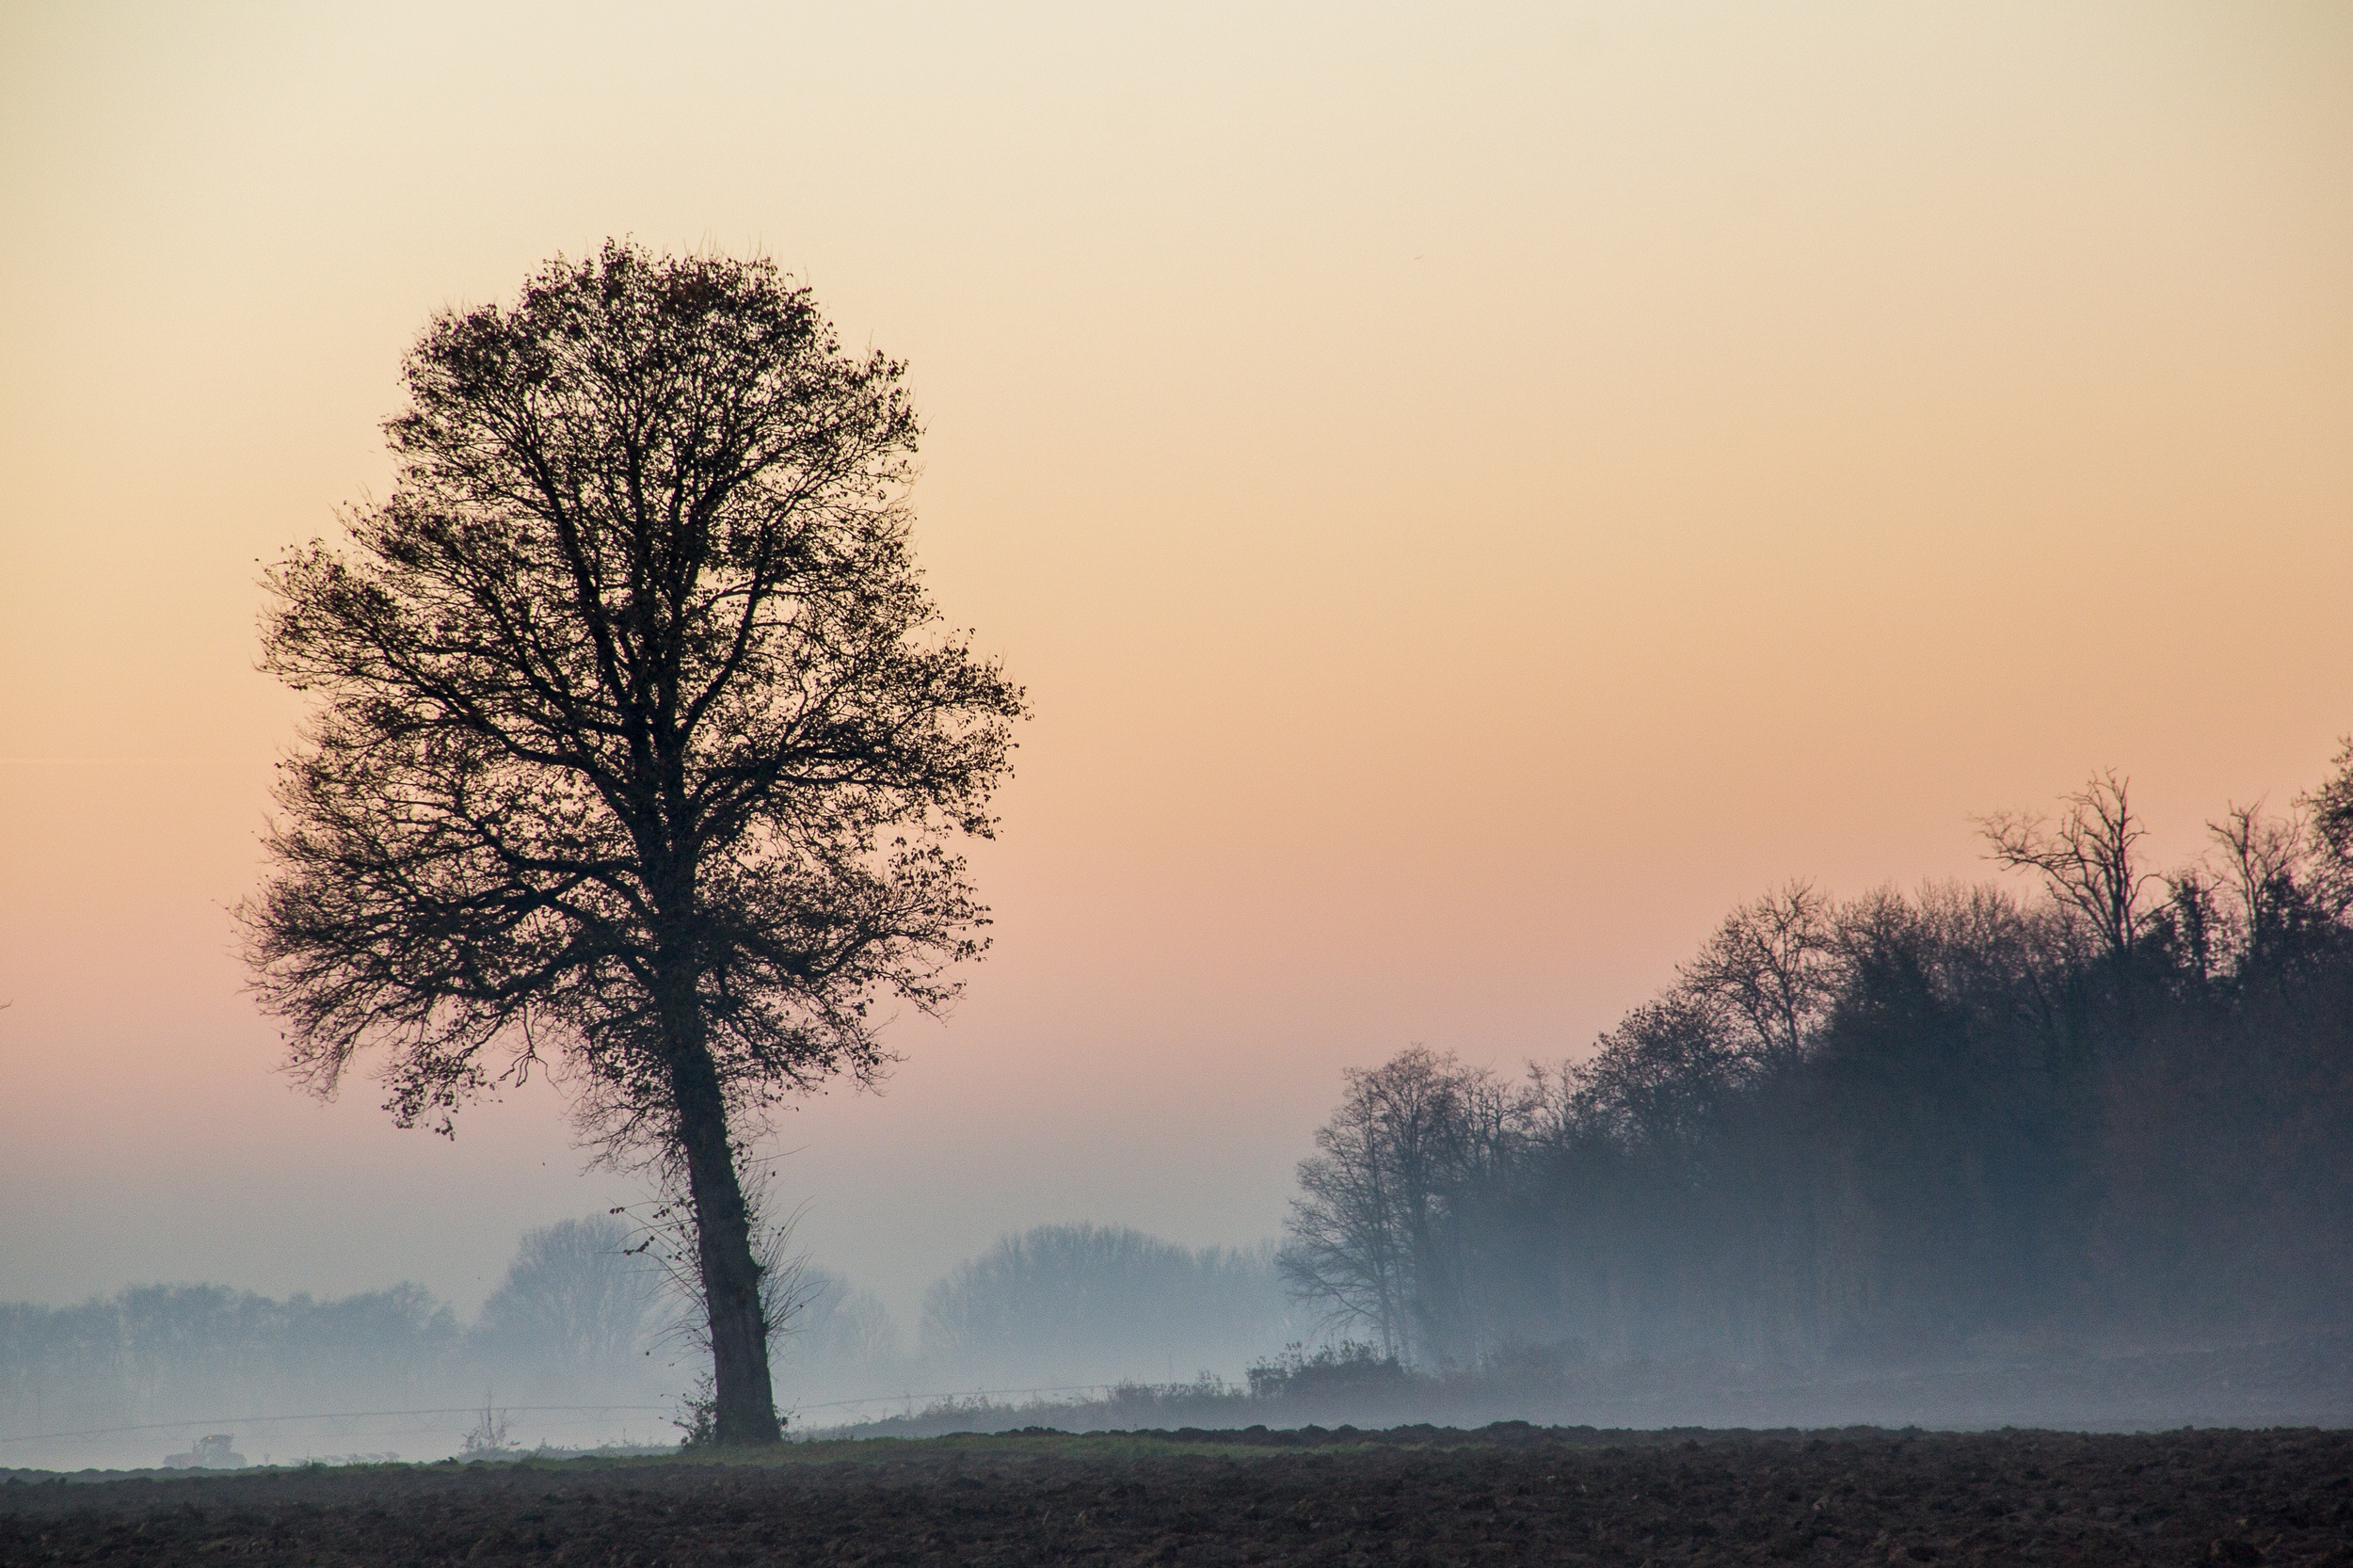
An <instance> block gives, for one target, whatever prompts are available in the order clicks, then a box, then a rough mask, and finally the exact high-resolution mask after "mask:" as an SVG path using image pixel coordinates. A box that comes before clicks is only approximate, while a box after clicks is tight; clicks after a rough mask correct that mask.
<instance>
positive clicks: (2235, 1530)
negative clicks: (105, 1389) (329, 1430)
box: [0, 1425, 2353, 1568]
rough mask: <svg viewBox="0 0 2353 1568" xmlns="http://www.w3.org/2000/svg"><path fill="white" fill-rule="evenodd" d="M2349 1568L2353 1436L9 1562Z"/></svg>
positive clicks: (1085, 1489) (1263, 1437) (1746, 1444)
mask: <svg viewBox="0 0 2353 1568" xmlns="http://www.w3.org/2000/svg"><path fill="white" fill-rule="evenodd" d="M231 1561H233V1562H238V1563H300V1564H305V1565H333V1564H353V1565H360V1564H366V1565H374V1564H396V1563H398V1564H408V1563H443V1562H471V1563H521V1562H532V1563H542V1562H561V1563H583V1564H612V1565H616V1568H619V1565H624V1564H627V1565H646V1568H652V1565H656V1564H702V1563H825V1564H833V1563H943V1564H944V1563H1150V1562H1165V1563H1221V1564H1222V1563H1383V1564H1387V1563H1433V1564H1435V1563H1490V1562H1493V1563H1519V1562H1529V1563H1535V1562H1543V1563H1578V1562H1590V1563H1626V1564H1638V1563H1645V1562H1647V1563H1652V1564H1656V1565H1659V1568H1664V1565H1667V1564H1673V1563H1695V1564H1696V1563H1736V1562H1799V1563H1833V1562H1834V1563H1865V1562H1870V1563H1880V1562H1884V1563H1891V1564H1909V1563H1917V1562H1953V1563H1967V1562H1988V1563H1993V1562H2001V1563H2009V1562H2053V1563H2093V1564H2100V1563H2226V1564H2245V1563H2329V1564H2345V1565H2348V1568H2353V1432H2336V1431H2325V1432H2324V1431H2310V1430H2300V1431H2271V1432H2257V1431H2181V1432H2161V1433H2149V1434H2139V1435H2097V1434H2082V1433H2065V1432H1978V1433H1932V1432H1883V1431H1876V1430H1861V1431H1848V1432H1665V1433H1659V1432H1652V1433H1641V1432H1593V1431H1591V1430H1589V1429H1541V1428H1532V1427H1525V1426H1517V1425H1512V1426H1502V1427H1491V1428H1486V1429H1482V1430H1481V1431H1477V1432H1452V1431H1445V1430H1437V1429H1432V1428H1427V1427H1422V1428H1403V1429H1396V1430H1392V1431H1386V1432H1352V1431H1349V1430H1347V1429H1341V1430H1339V1431H1335V1432H1319V1431H1316V1430H1314V1429H1309V1430H1308V1431H1306V1432H1265V1431H1262V1430H1253V1431H1250V1432H1194V1431H1190V1430H1188V1431H1183V1432H1158V1433H1133V1434H1128V1433H1108V1434H1094V1435H1084V1436H1073V1435H1066V1434H1063V1433H1057V1432H1034V1431H1033V1432H1020V1433H1008V1434H1003V1435H999V1436H987V1437H976V1436H956V1437H946V1438H936V1439H928V1440H922V1441H889V1440H869V1441H863V1442H834V1443H824V1442H813V1443H796V1444H790V1445H785V1446H783V1447H781V1448H777V1449H776V1450H773V1451H770V1452H766V1453H763V1454H761V1455H760V1456H758V1457H756V1458H744V1459H734V1460H731V1461H728V1462H726V1463H716V1462H711V1461H705V1460H698V1459H697V1458H696V1457H693V1456H691V1455H680V1456H678V1457H676V1458H670V1457H664V1458H658V1459H648V1460H634V1461H631V1460H618V1461H616V1460H606V1459H587V1460H572V1461H561V1462H537V1461H523V1462H518V1463H499V1464H436V1465H386V1466H372V1467H363V1468H350V1469H328V1468H323V1467H311V1468H305V1469H280V1470H273V1471H266V1472H260V1473H252V1472H248V1473H241V1474H234V1475H228V1474H216V1475H209V1476H200V1477H181V1476H173V1477H170V1478H168V1479H166V1478H156V1477H139V1478H136V1479H93V1480H83V1479H72V1480H69V1479H66V1478H57V1477H51V1478H45V1479H31V1478H28V1477H26V1476H24V1474H22V1473H19V1474H16V1475H14V1476H12V1477H11V1478H10V1479H9V1480H8V1481H7V1482H6V1483H0V1562H5V1563H8V1564H10V1565H20V1564H36V1563H100V1562H103V1563H115V1564H136V1563H212V1562H231Z"/></svg>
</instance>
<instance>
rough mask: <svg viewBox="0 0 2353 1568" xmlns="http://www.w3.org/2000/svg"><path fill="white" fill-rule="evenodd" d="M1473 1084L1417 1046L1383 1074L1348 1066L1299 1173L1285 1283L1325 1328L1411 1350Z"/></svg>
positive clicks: (1392, 1350)
mask: <svg viewBox="0 0 2353 1568" xmlns="http://www.w3.org/2000/svg"><path fill="white" fill-rule="evenodd" d="M1472 1076H1473V1075H1469V1074H1466V1073H1465V1071H1464V1069H1463V1067H1462V1065H1461V1064H1459V1063H1457V1062H1455V1061H1454V1060H1453V1059H1452V1058H1451V1057H1442V1056H1439V1055H1437V1054H1436V1053H1435V1052H1433V1051H1430V1050H1427V1049H1424V1048H1421V1047H1418V1046H1417V1047H1414V1048H1411V1049H1408V1050H1405V1051H1402V1052H1401V1053H1400V1054H1399V1055H1398V1056H1397V1057H1396V1058H1394V1059H1393V1060H1391V1061H1389V1062H1388V1063H1386V1064H1383V1065H1382V1066H1379V1067H1374V1068H1369V1069H1368V1068H1351V1069H1350V1070H1349V1072H1348V1074H1347V1084H1348V1087H1347V1092H1346V1093H1345V1094H1344V1095H1343V1096H1342V1097H1341V1100H1340V1106H1339V1109H1338V1110H1337V1111H1336V1112H1333V1114H1332V1118H1331V1120H1329V1121H1327V1122H1325V1123H1324V1124H1323V1126H1321V1127H1320V1128H1317V1129H1316V1152H1315V1154H1314V1155H1312V1156H1311V1157H1309V1158H1308V1159H1307V1160H1303V1161H1302V1162H1301V1163H1300V1166H1299V1196H1298V1197H1297V1198H1295V1199H1293V1200H1292V1202H1291V1213H1290V1220H1289V1224H1288V1226H1287V1228H1288V1230H1289V1234H1290V1240H1289V1245H1287V1246H1286V1247H1284V1249H1283V1251H1282V1254H1281V1256H1280V1258H1279V1260H1278V1261H1279V1265H1280V1267H1281V1269H1282V1271H1283V1276H1284V1278H1285V1279H1286V1280H1287V1281H1288V1282H1289V1286H1290V1288H1291V1289H1292V1291H1293V1292H1294V1293H1295V1294H1297V1295H1298V1296H1299V1297H1300V1298H1301V1299H1302V1300H1304V1301H1306V1302H1308V1303H1310V1304H1314V1305H1316V1306H1318V1307H1320V1308H1321V1310H1322V1311H1323V1313H1324V1315H1325V1319H1326V1321H1327V1323H1330V1324H1334V1325H1356V1326H1362V1327H1364V1328H1367V1329H1369V1330H1370V1331H1371V1332H1372V1333H1374V1334H1375V1335H1377V1336H1379V1337H1380V1342H1381V1349H1382V1352H1383V1353H1384V1354H1386V1355H1397V1356H1402V1355H1408V1354H1410V1353H1411V1352H1412V1350H1413V1341H1414V1329H1415V1322H1414V1311H1415V1305H1416V1304H1417V1302H1419V1301H1421V1300H1424V1299H1426V1297H1427V1295H1428V1291H1427V1289H1426V1285H1427V1283H1428V1282H1427V1281H1426V1279H1425V1276H1426V1275H1427V1274H1429V1273H1430V1272H1431V1271H1432V1266H1433V1261H1434V1259H1433V1253H1432V1248H1431V1246H1430V1244H1429V1243H1430V1240H1431V1238H1432V1236H1433V1232H1434V1229H1435V1226H1436V1223H1437V1220H1438V1208H1439V1206H1440V1204H1441V1203H1442V1201H1443V1192H1444V1189H1445V1187H1446V1185H1447V1184H1448V1181H1449V1178H1450V1177H1451V1176H1452V1175H1453V1173H1454V1170H1455V1168H1456V1165H1457V1163H1458V1161H1459V1160H1460V1159H1461V1157H1462V1154H1463V1144H1464V1139H1463V1131H1464V1128H1465V1124H1466V1120H1467V1118H1466V1112H1467V1111H1468V1109H1469V1108H1468V1107H1466V1106H1465V1104H1464V1091H1465V1085H1466V1081H1467V1080H1468V1079H1469V1078H1470V1077H1472Z"/></svg>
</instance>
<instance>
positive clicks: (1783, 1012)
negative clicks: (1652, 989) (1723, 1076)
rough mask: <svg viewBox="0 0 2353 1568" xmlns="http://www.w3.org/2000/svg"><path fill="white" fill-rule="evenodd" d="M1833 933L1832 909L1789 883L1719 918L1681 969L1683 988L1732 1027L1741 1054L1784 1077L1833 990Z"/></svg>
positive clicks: (1804, 886) (1807, 887)
mask: <svg viewBox="0 0 2353 1568" xmlns="http://www.w3.org/2000/svg"><path fill="white" fill-rule="evenodd" d="M1837 964H1838V931H1837V927H1836V925H1835V923H1834V922H1833V920H1832V919H1831V909H1830V901H1829V900H1827V899H1825V898H1824V897H1822V895H1821V894H1820V893H1818V892H1817V891H1815V889H1814V885H1813V884H1812V883H1810V882H1802V881H1800V882H1791V883H1790V884H1789V885H1788V886H1787V887H1785V888H1781V889H1780V890H1778V891H1776V892H1771V893H1768V894H1766V895H1765V896H1764V897H1763V898H1760V899H1757V900H1754V901H1753V902H1752V903H1749V904H1742V905H1740V906H1739V907H1738V908H1737V909H1735V910H1734V911H1733V912H1732V913H1731V914H1729V915H1727V916H1725V917H1724V923H1723V924H1721V926H1718V927H1717V928H1716V933H1715V935H1714V936H1710V937H1708V939H1707V941H1706V943H1705V945H1704V946H1702V947H1701V949H1700V951H1699V955H1698V956H1697V957H1696V958H1694V959H1692V960H1691V961H1690V962H1689V963H1688V964H1686V965H1684V966H1683V968H1682V971H1681V973H1682V979H1683V983H1684V984H1685V985H1687V986H1688V987H1689V988H1690V989H1691V990H1692V991H1693V992H1694V993H1696V994H1697V995H1700V996H1703V997H1706V998H1708V999H1710V1000H1713V1001H1714V1002H1716V1003H1717V1004H1718V1005H1719V1006H1721V1007H1722V1008H1723V1009H1724V1010H1725V1011H1727V1012H1728V1013H1729V1014H1730V1015H1731V1016H1732V1017H1734V1018H1735V1019H1737V1020H1738V1027H1739V1032H1740V1034H1741V1036H1742V1038H1741V1041H1740V1047H1739V1049H1740V1054H1741V1055H1742V1056H1743V1057H1745V1058H1747V1060H1748V1062H1749V1064H1751V1065H1752V1066H1753V1067H1756V1068H1758V1069H1761V1070H1765V1071H1772V1072H1780V1071H1786V1070H1787V1069H1789V1068H1791V1067H1794V1066H1796V1065H1797V1064H1798V1062H1799V1060H1800V1058H1801V1057H1802V1056H1803V1055H1804V1054H1805V1048H1806V1044H1807V1041H1808V1040H1809V1039H1811V1038H1812V1036H1813V1033H1814V1032H1815V1031H1816V1030H1817V1028H1818V1027H1820V1024H1821V1021H1822V1018H1823V1016H1824V1014H1825V1013H1826V1012H1827V1011H1828V1009H1829V1006H1830V1000H1831V997H1832V995H1833V991H1834V990H1835V986H1836V981H1837Z"/></svg>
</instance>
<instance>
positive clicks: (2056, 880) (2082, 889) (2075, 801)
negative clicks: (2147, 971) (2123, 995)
mask: <svg viewBox="0 0 2353 1568" xmlns="http://www.w3.org/2000/svg"><path fill="white" fill-rule="evenodd" d="M2131 789H2132V786H2131V782H2130V781H2129V780H2127V779H2122V778H2119V777H2118V776H2116V775H2115V774H2113V773H2104V774H2101V775H2099V776H2096V777H2094V778H2093V779H2092V780H2091V781H2090V782H2089V783H2088V784H2086V785H2085V786H2084V787H2083V788H2082V789H2081V790H2078V791H2076V792H2074V793H2073V794H2071V795H2068V796H2065V797H2064V802H2065V805H2066V807H2067V809H2066V810H2065V811H2064V812H2062V813H2060V815H2059V818H2058V820H2057V822H2056V823H2055V822H2053V821H2051V820H2050V819H2048V818H2046V817H2041V816H2036V815H2024V814H2020V813H2018V812H2012V811H2002V812H1996V813H1995V814H1994V815H1993V816H1990V817H1987V818H1985V819H1983V820H1982V821H1981V822H1980V824H1979V826H1980V828H1981V829H1982V830H1983V832H1984V835H1985V840H1986V844H1987V846H1988V849H1987V852H1988V855H1989V856H1990V857H1991V858H1992V859H1993V860H1994V861H1996V862H1997V863H1999V864H2001V865H2004V866H2008V867H2009V868H2011V869H2013V870H2018V871H2030V872H2035V873H2036V874H2038V875H2039V876H2041V878H2042V884H2043V886H2044V887H2045V888H2048V889H2049V891H2050V894H2051V896H2052V898H2053V899H2054V900H2056V901H2057V903H2058V904H2060V905H2061V906H2062V907H2064V908H2066V909H2068V910H2070V911H2071V912H2073V914H2074V915H2075V916H2077V917H2078V918H2079V919H2081V920H2082V921H2083V922H2084V927H2085V929H2086V930H2087V931H2088V932H2089V935H2090V936H2091V938H2092V940H2093V942H2094V943H2095V944H2096V945H2097V946H2098V948H2099V949H2100V951H2101V952H2105V953H2106V954H2107V955H2108V956H2110V957H2112V958H2116V959H2120V960H2121V959H2128V958H2130V957H2131V956H2132V954H2133V950H2134V949H2135V948H2136V947H2137V945H2138V944H2139V941H2140V938H2141V936H2142V934H2143V933H2144V932H2146V931H2147V930H2148V929H2149V925H2150V922H2151V921H2152V920H2153V919H2154V917H2155V915H2156V911H2155V910H2154V909H2153V908H2152V907H2151V906H2150V905H2149V904H2148V903H2147V902H2146V900H2145V898H2144V895H2145V894H2146V893H2147V891H2148V889H2149V888H2150V886H2151V884H2153V883H2155V882H2158V881H2160V880H2161V879H2160V878H2159V877H2157V876H2156V875H2154V874H2153V873H2152V872H2148V871H2146V870H2144V869H2143V867H2142V865H2141V862H2140V859H2139V844H2140V840H2142V839H2144V838H2146V837H2147V836H2148V829H2146V828H2144V827H2142V826H2141V825H2140V819H2139V818H2138V817H2136V816H2135V815H2133V808H2132V798H2131Z"/></svg>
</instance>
